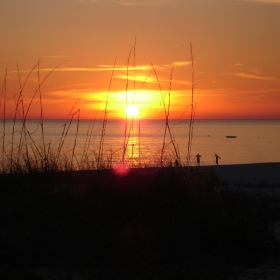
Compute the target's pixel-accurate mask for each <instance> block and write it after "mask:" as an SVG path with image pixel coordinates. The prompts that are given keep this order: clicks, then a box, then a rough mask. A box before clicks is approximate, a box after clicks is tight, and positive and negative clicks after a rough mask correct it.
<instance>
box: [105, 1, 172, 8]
mask: <svg viewBox="0 0 280 280" xmlns="http://www.w3.org/2000/svg"><path fill="white" fill-rule="evenodd" d="M108 2H114V3H116V4H119V5H122V6H130V7H136V6H167V5H172V4H173V2H174V1H172V0H110V1H108Z"/></svg>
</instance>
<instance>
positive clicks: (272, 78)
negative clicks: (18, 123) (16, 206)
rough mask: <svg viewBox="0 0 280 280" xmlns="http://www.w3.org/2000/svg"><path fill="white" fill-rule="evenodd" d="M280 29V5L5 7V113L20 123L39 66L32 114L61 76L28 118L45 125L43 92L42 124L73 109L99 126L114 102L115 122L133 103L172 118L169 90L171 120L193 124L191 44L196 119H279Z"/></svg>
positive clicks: (144, 114) (182, 0)
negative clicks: (19, 99)
mask: <svg viewBox="0 0 280 280" xmlns="http://www.w3.org/2000/svg"><path fill="white" fill-rule="evenodd" d="M279 31H280V0H267V1H265V0H243V1H242V0H227V1H224V0H188V1H186V0H131V1H128V0H91V1H90V0H56V1H46V0H40V1H38V0H28V1H21V0H9V1H4V3H1V10H0V38H1V43H0V57H1V59H0V81H1V107H0V117H1V118H2V117H3V113H4V105H6V118H13V117H14V115H15V107H16V105H15V103H16V100H17V99H16V98H17V97H18V93H19V91H20V84H21V85H23V84H24V81H25V79H26V78H27V77H28V73H29V71H30V70H31V69H32V68H33V67H34V66H35V65H36V63H37V62H38V60H40V63H39V65H38V67H35V69H34V71H33V73H32V74H31V75H30V76H29V77H28V79H27V82H26V84H25V87H24V89H23V100H24V106H25V107H24V109H25V112H26V110H27V107H28V104H29V102H30V99H31V97H32V96H33V95H34V93H35V92H36V90H38V83H39V80H40V81H43V80H44V78H45V77H47V75H48V73H50V71H52V69H53V68H55V67H57V68H56V69H55V70H54V71H53V72H52V73H51V75H50V76H48V77H47V79H46V81H45V82H44V83H43V85H42V86H41V87H40V91H39V90H38V91H37V93H36V95H35V97H34V100H33V102H32V104H31V107H30V110H29V113H28V115H27V117H28V118H38V117H40V110H41V107H40V102H39V97H40V95H39V93H40V92H41V94H42V104H43V116H44V118H66V117H67V116H68V114H69V113H70V112H71V110H72V109H73V110H74V111H73V112H76V111H77V110H80V117H81V118H84V119H89V118H95V117H98V118H100V117H102V114H103V112H104V108H105V103H106V99H107V98H108V107H107V109H108V117H109V118H123V117H124V116H125V107H126V103H128V104H130V103H133V102H134V103H135V104H136V105H137V106H138V107H139V109H140V114H139V116H138V117H139V118H164V110H163V102H162V100H163V97H164V96H165V102H166V104H167V97H168V92H170V97H171V100H170V102H171V105H170V118H189V114H190V104H191V84H192V68H191V63H190V62H191V55H190V43H191V44H192V46H193V55H194V82H195V84H196V85H195V90H194V101H195V106H196V111H195V118H196V119H279V118H280V106H279V104H280V55H279V50H280V37H279ZM134 46H135V47H134ZM134 50H135V52H134ZM17 65H18V67H19V75H18V72H17ZM6 68H7V78H6V79H5V78H4V77H5V73H6ZM113 68H114V72H113ZM172 69H173V70H172ZM38 73H39V75H38ZM112 74H113V75H112ZM171 74H172V77H171ZM19 77H20V82H19ZM111 77H112V80H111ZM110 81H111V82H110ZM170 88H171V91H170ZM4 96H6V97H5V98H6V101H4ZM76 102H77V103H76ZM19 107H20V106H19ZM73 107H74V108H73ZM20 108H21V107H20ZM21 112H22V109H20V113H19V115H18V116H20V114H21Z"/></svg>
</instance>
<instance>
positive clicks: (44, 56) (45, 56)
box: [41, 55, 73, 59]
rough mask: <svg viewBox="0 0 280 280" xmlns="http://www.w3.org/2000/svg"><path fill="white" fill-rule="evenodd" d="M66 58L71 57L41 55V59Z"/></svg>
mask: <svg viewBox="0 0 280 280" xmlns="http://www.w3.org/2000/svg"><path fill="white" fill-rule="evenodd" d="M67 57H73V56H70V55H43V56H41V58H54V59H60V58H67Z"/></svg>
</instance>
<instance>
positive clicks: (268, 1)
mask: <svg viewBox="0 0 280 280" xmlns="http://www.w3.org/2000/svg"><path fill="white" fill-rule="evenodd" d="M238 1H242V2H258V3H266V4H280V0H238Z"/></svg>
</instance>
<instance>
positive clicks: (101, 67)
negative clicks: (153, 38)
mask: <svg viewBox="0 0 280 280" xmlns="http://www.w3.org/2000/svg"><path fill="white" fill-rule="evenodd" d="M113 69H114V70H115V71H127V65H115V66H114V65H103V64H102V65H97V66H96V67H90V68H89V67H59V68H56V69H55V72H103V71H113ZM128 69H129V70H132V69H133V70H135V71H136V70H137V71H149V70H151V69H152V67H151V65H139V66H135V67H129V68H128ZM53 70H54V68H41V69H40V72H51V71H53ZM17 72H18V71H17V70H11V71H9V73H17ZM19 72H20V73H29V72H30V69H28V70H27V69H25V70H20V71H19ZM1 73H4V72H0V74H1Z"/></svg>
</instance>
